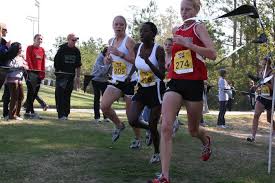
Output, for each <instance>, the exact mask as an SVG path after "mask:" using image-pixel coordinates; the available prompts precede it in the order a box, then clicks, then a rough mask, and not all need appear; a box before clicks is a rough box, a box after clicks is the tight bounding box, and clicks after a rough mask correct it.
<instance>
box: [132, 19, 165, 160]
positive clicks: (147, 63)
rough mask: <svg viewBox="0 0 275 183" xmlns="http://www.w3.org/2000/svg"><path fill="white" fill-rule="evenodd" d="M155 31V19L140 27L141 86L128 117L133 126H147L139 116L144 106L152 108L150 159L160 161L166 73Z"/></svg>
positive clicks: (137, 46) (139, 85)
mask: <svg viewBox="0 0 275 183" xmlns="http://www.w3.org/2000/svg"><path fill="white" fill-rule="evenodd" d="M156 34H157V27H156V26H155V24H153V23H152V22H145V23H144V24H143V25H142V27H141V29H140V38H141V42H142V43H141V44H138V45H136V47H135V48H136V49H135V50H136V59H135V66H136V68H137V69H138V90H137V92H136V94H135V95H134V96H133V98H132V104H131V107H130V112H129V113H128V114H129V115H128V120H129V124H130V125H131V126H133V127H136V128H144V129H148V126H147V125H144V123H143V122H142V121H140V120H139V116H140V114H141V112H142V111H143V108H144V107H145V106H148V107H149V108H150V109H151V113H150V118H149V130H150V132H151V136H152V141H153V145H154V151H155V152H154V154H153V156H152V157H151V159H150V163H157V162H159V161H160V156H159V143H160V142H159V141H160V138H159V133H158V130H157V125H158V121H159V118H160V111H161V102H162V94H163V93H164V91H165V85H164V82H163V81H162V80H163V79H164V74H165V53H164V49H163V48H162V47H161V46H159V45H157V44H155V43H154V41H155V36H156Z"/></svg>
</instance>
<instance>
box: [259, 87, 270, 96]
mask: <svg viewBox="0 0 275 183" xmlns="http://www.w3.org/2000/svg"><path fill="white" fill-rule="evenodd" d="M261 95H262V96H270V89H269V87H268V86H266V85H263V86H262V87H261Z"/></svg>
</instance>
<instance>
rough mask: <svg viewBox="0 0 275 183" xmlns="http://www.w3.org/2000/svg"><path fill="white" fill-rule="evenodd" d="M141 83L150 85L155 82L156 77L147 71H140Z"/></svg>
mask: <svg viewBox="0 0 275 183" xmlns="http://www.w3.org/2000/svg"><path fill="white" fill-rule="evenodd" d="M139 74H140V83H141V84H150V83H153V82H155V77H154V73H153V72H152V71H149V72H145V71H142V70H141V71H140V72H139Z"/></svg>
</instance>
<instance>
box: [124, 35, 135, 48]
mask: <svg viewBox="0 0 275 183" xmlns="http://www.w3.org/2000/svg"><path fill="white" fill-rule="evenodd" d="M126 45H127V47H131V48H134V47H135V45H136V42H135V40H134V39H133V38H131V37H128V39H127V43H126Z"/></svg>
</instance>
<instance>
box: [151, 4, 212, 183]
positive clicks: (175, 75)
mask: <svg viewBox="0 0 275 183" xmlns="http://www.w3.org/2000/svg"><path fill="white" fill-rule="evenodd" d="M200 6H201V2H200V0H182V1H181V8H180V11H181V16H182V19H183V20H187V19H189V18H191V17H195V16H196V15H197V14H198V12H199V10H200ZM173 36H174V37H173V42H174V44H173V48H172V63H171V64H172V65H171V67H170V70H169V76H170V77H171V80H170V82H169V83H168V87H167V90H166V93H165V94H164V99H163V104H162V124H161V150H160V151H161V167H162V174H161V175H160V177H158V178H156V179H154V180H153V181H149V182H153V183H170V181H169V167H170V160H171V155H172V128H173V122H174V121H175V119H176V114H177V112H178V110H179V109H180V108H181V106H182V103H183V102H184V103H185V106H186V110H187V117H188V129H189V132H190V134H191V135H192V136H193V137H197V138H198V139H200V140H201V142H202V144H203V146H204V148H203V152H202V155H201V159H202V160H203V161H207V160H208V159H209V157H210V155H211V149H210V137H209V136H207V135H206V133H205V131H204V130H203V129H201V128H200V127H199V122H200V119H201V116H202V107H203V102H202V94H203V80H206V79H207V72H206V67H205V64H204V62H203V58H208V59H212V60H214V59H216V51H215V49H214V45H213V42H212V40H211V39H210V37H209V34H208V31H207V29H206V27H205V26H204V25H203V24H202V23H196V22H194V21H185V22H184V23H183V25H182V26H180V27H179V28H177V29H173Z"/></svg>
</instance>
